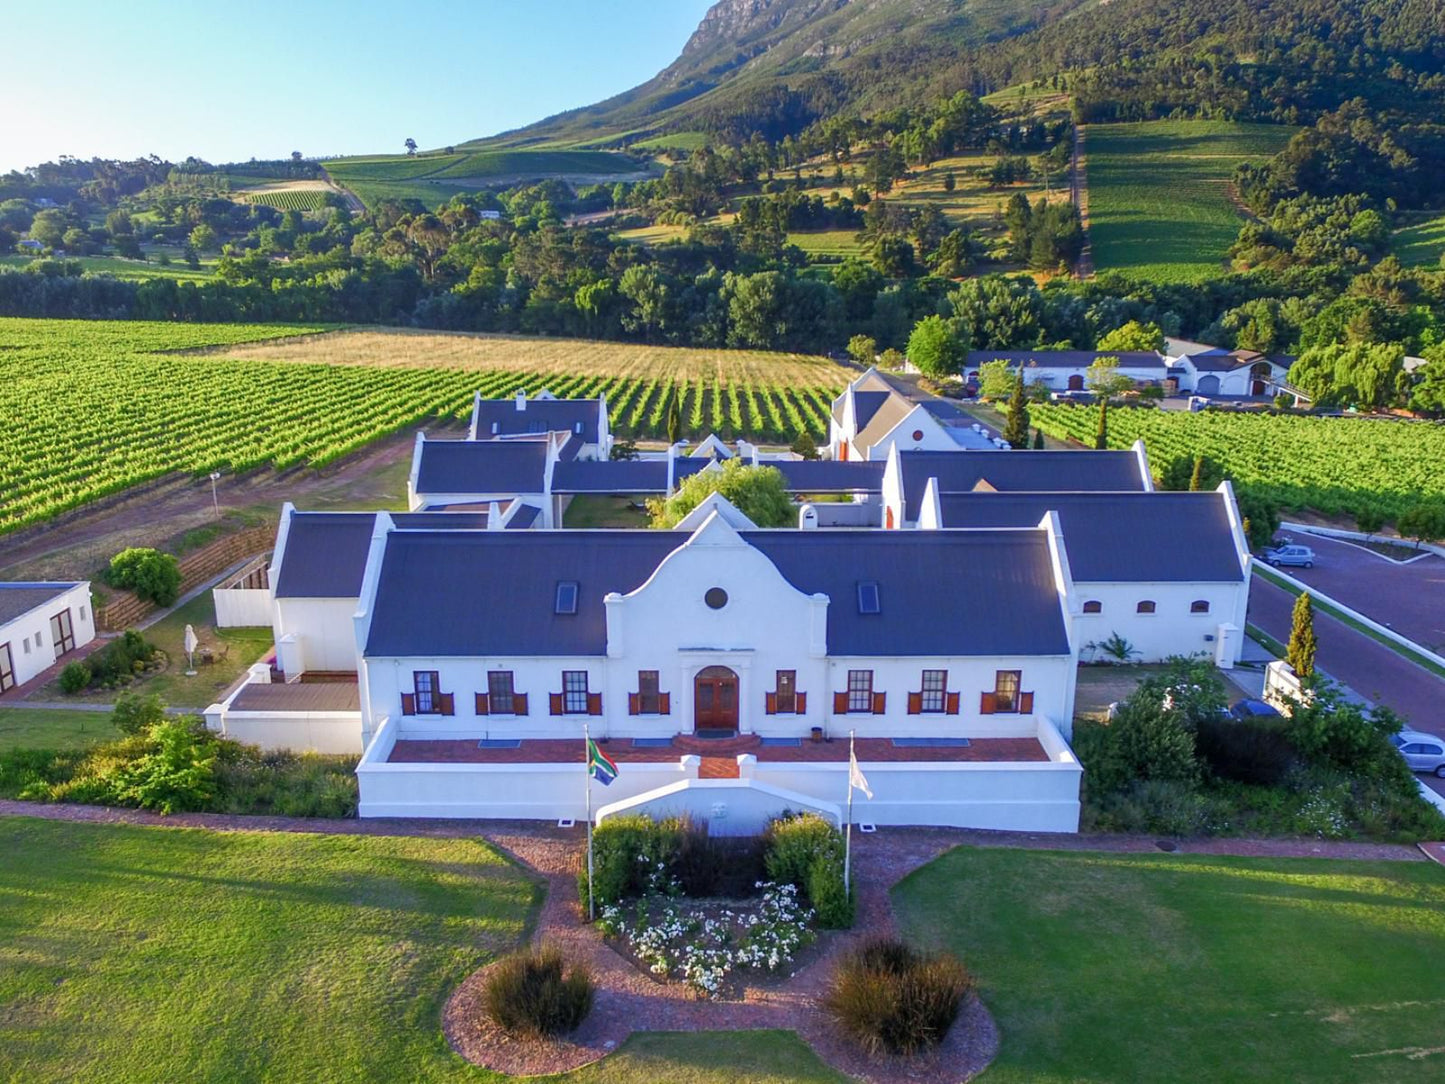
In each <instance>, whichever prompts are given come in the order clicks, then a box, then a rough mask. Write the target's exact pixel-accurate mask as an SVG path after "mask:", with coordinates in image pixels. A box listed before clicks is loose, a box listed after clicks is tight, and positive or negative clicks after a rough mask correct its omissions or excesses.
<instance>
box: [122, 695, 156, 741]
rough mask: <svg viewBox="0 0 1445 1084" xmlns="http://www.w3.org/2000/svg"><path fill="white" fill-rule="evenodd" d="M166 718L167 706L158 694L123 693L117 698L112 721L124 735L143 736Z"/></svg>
mask: <svg viewBox="0 0 1445 1084" xmlns="http://www.w3.org/2000/svg"><path fill="white" fill-rule="evenodd" d="M165 717H166V706H165V703H164V702H163V701H162V700H161V698H160V696H159V695H157V694H156V693H151V694H149V695H147V696H142V695H141V694H140V693H121V694H120V695H119V696H117V697H116V698H115V706H114V707H113V708H111V711H110V721H111V723H112V724H114V726H115V728H116V729H117V730H119V731H120V732H121V733H122V734H141V733H144V732H145V731H146V730H149V729H150V727H151V726H152V725H153V724H155V723H158V722H160V721H161V720H162V719H164V718H165Z"/></svg>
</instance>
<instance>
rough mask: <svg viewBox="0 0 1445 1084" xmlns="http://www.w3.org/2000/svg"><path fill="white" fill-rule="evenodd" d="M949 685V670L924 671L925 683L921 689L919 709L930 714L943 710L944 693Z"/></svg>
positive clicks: (939, 712)
mask: <svg viewBox="0 0 1445 1084" xmlns="http://www.w3.org/2000/svg"><path fill="white" fill-rule="evenodd" d="M947 687H948V671H947V670H925V671H923V684H922V686H921V687H920V690H919V697H918V699H919V705H918V707H919V710H920V711H923V712H926V713H928V714H930V715H935V714H941V713H942V711H943V702H944V693H945V690H946V689H947Z"/></svg>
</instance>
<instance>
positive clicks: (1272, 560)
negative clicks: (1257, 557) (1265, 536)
mask: <svg viewBox="0 0 1445 1084" xmlns="http://www.w3.org/2000/svg"><path fill="white" fill-rule="evenodd" d="M1264 561H1265V564H1268V565H1273V566H1274V567H1275V568H1279V567H1280V566H1281V565H1284V566H1286V567H1289V568H1314V567H1315V551H1314V550H1312V549H1310V548H1309V547H1308V546H1293V545H1291V546H1277V547H1275V548H1274V549H1272V550H1265V551H1264Z"/></svg>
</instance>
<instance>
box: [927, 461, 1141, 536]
mask: <svg viewBox="0 0 1445 1084" xmlns="http://www.w3.org/2000/svg"><path fill="white" fill-rule="evenodd" d="M900 466H901V467H902V468H903V500H904V502H905V506H906V507H905V510H904V511H905V514H906V516H907V517H908V519H909V520H915V519H917V518H918V507H919V502H920V501H921V500H922V499H923V490H924V488H925V487H926V486H927V485H928V479H929V478H937V479H938V492H939V493H968V492H971V491H972V490H973V489H974V488H975V487H976V486H977V485H978V484H979V482H984V481H986V482H987V483H988V484H989V485H991V486H993V488H994V489H996V490H998V491H1000V492H1005V493H1006V492H1024V493H1100V492H1117V491H1121V490H1125V491H1127V490H1136V491H1137V490H1142V489H1143V488H1144V479H1143V477H1142V476H1141V474H1140V471H1139V460H1138V457H1137V456H1135V454H1134V453H1133V452H1131V451H1121V452H1070V451H1048V452H1044V451H1040V452H1035V451H1015V452H903V453H901V455H900Z"/></svg>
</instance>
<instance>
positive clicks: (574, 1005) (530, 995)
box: [484, 946, 593, 1039]
mask: <svg viewBox="0 0 1445 1084" xmlns="http://www.w3.org/2000/svg"><path fill="white" fill-rule="evenodd" d="M592 1000H593V989H592V975H591V973H590V972H589V971H588V970H587V968H586V967H584V966H583V965H581V964H576V963H574V964H573V965H572V966H571V967H570V968H569V967H568V966H567V964H566V961H565V960H564V959H563V958H562V953H561V952H559V951H558V950H557V949H555V948H552V947H549V946H543V947H541V948H537V949H532V950H530V951H527V952H518V953H514V954H513V955H511V956H506V957H503V958H502V959H501V960H500V961H498V963H497V965H496V967H495V968H493V970H492V973H491V974H490V975H489V976H487V986H486V992H485V995H484V1004H485V1006H486V1011H487V1015H488V1016H490V1017H491V1018H492V1020H493V1021H495V1022H496V1024H497V1026H498V1027H500V1028H502V1029H503V1030H505V1031H509V1032H512V1033H514V1034H516V1035H521V1036H525V1037H527V1038H533V1039H548V1038H555V1037H556V1036H558V1035H566V1034H567V1033H568V1032H572V1031H576V1030H577V1028H578V1027H579V1026H580V1025H581V1023H582V1021H583V1020H586V1019H587V1014H588V1013H590V1012H591V1011H592Z"/></svg>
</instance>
